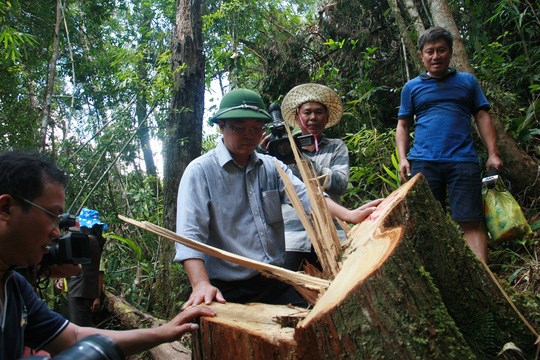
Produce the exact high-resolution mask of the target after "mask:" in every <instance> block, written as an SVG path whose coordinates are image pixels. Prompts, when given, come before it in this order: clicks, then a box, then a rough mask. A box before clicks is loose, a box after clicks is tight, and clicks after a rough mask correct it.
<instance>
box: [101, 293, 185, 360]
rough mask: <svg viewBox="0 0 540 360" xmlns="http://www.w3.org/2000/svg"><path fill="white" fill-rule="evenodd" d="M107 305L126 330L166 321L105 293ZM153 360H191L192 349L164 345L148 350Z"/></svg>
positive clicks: (177, 342)
mask: <svg viewBox="0 0 540 360" xmlns="http://www.w3.org/2000/svg"><path fill="white" fill-rule="evenodd" d="M105 304H106V307H107V310H108V311H109V312H110V313H111V314H113V315H114V316H115V318H116V319H117V320H118V321H119V322H120V324H121V325H122V327H123V328H125V329H139V328H149V327H156V326H159V325H161V324H163V323H165V321H163V320H161V319H158V318H155V317H153V316H151V315H149V314H146V313H143V312H142V311H140V310H138V309H136V308H135V307H133V305H131V304H129V303H128V302H127V301H125V300H124V299H123V298H122V297H119V296H116V295H114V294H112V293H110V292H108V291H105ZM148 352H149V353H150V355H151V356H152V359H155V360H158V359H163V360H166V359H176V360H189V359H191V349H189V348H188V347H186V346H185V345H184V344H183V343H181V342H180V341H174V342H172V343H164V344H161V345H159V346H156V347H154V348H152V349H150V350H148Z"/></svg>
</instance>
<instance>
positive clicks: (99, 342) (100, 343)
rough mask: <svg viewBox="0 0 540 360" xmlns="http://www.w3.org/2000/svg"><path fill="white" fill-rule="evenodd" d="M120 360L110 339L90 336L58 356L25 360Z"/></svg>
mask: <svg viewBox="0 0 540 360" xmlns="http://www.w3.org/2000/svg"><path fill="white" fill-rule="evenodd" d="M28 359H30V360H51V359H53V360H75V359H77V360H122V359H124V354H123V352H122V350H121V349H120V348H119V347H118V345H116V344H115V343H114V342H113V341H112V340H111V339H109V338H108V337H107V336H104V335H100V334H97V335H91V336H88V337H85V338H84V339H82V340H80V341H79V342H77V343H76V344H75V345H73V346H72V347H70V348H69V349H66V350H64V351H62V352H61V353H60V354H58V355H56V356H54V357H52V358H51V357H49V356H30V357H27V358H25V360H28Z"/></svg>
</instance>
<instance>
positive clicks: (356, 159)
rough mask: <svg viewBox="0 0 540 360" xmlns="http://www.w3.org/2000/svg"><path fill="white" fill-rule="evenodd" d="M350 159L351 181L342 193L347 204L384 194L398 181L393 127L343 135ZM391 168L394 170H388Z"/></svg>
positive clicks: (361, 201) (356, 203) (357, 203)
mask: <svg viewBox="0 0 540 360" xmlns="http://www.w3.org/2000/svg"><path fill="white" fill-rule="evenodd" d="M345 142H346V143H347V147H348V148H349V154H350V159H351V161H350V162H351V164H352V166H351V175H350V184H349V188H348V189H347V192H346V194H345V196H344V199H345V203H346V204H347V206H349V207H354V206H358V205H360V204H363V203H364V202H366V201H367V200H372V199H376V198H380V197H385V196H387V195H388V194H389V193H390V192H392V191H393V190H394V189H395V188H396V186H397V185H398V183H399V175H398V174H397V169H398V167H399V165H398V163H397V161H396V155H395V153H396V146H395V134H394V131H393V130H390V131H386V132H380V131H378V130H376V129H368V128H364V129H362V130H360V131H358V132H357V133H349V134H347V135H346V136H345ZM390 169H394V170H390Z"/></svg>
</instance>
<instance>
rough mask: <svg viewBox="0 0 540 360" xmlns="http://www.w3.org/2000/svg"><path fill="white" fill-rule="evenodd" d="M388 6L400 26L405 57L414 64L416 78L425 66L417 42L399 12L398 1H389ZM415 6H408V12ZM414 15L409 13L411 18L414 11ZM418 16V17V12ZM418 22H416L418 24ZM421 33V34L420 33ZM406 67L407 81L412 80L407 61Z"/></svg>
mask: <svg viewBox="0 0 540 360" xmlns="http://www.w3.org/2000/svg"><path fill="white" fill-rule="evenodd" d="M388 5H389V6H390V9H391V10H392V13H393V14H394V18H395V20H396V25H397V26H398V28H399V32H400V33H401V39H402V41H403V43H404V44H405V50H404V56H405V59H407V58H409V59H410V60H411V61H412V63H413V64H414V75H413V76H416V75H417V74H418V73H419V72H421V71H422V69H423V66H424V65H423V64H422V61H421V60H420V57H419V56H418V53H417V47H416V44H415V42H414V41H413V40H412V39H411V36H410V35H409V31H408V30H407V25H406V21H405V20H404V19H403V16H401V11H400V10H399V6H398V1H397V0H388ZM412 5H414V4H409V5H408V6H407V9H408V10H411V9H409V7H410V6H412ZM411 12H412V14H411V13H409V16H412V15H414V13H415V11H412V10H411ZM416 15H418V11H416ZM418 20H420V18H418ZM416 23H417V22H415V24H416ZM420 25H421V26H422V30H421V31H424V30H425V29H424V28H423V25H422V23H421V21H420ZM418 30H419V29H417V32H418ZM418 33H419V32H418ZM407 52H408V53H409V55H410V56H407ZM405 66H406V67H407V69H406V70H407V79H408V80H410V79H411V77H410V76H409V69H408V61H405Z"/></svg>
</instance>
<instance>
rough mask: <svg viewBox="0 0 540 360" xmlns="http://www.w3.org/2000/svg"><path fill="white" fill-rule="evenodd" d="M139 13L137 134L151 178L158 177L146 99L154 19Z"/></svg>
mask: <svg viewBox="0 0 540 360" xmlns="http://www.w3.org/2000/svg"><path fill="white" fill-rule="evenodd" d="M139 11H142V12H143V16H142V20H141V25H140V27H139V28H140V29H141V31H140V37H141V41H140V46H139V51H138V52H139V53H142V56H141V57H140V58H139V60H138V62H137V76H138V78H139V83H140V84H142V86H138V87H137V104H136V110H135V112H136V115H137V123H138V125H139V130H138V132H137V137H138V138H139V142H140V143H141V149H142V152H143V158H144V164H145V166H146V173H147V174H148V175H150V176H154V177H157V171H156V164H155V162H154V155H153V154H152V146H151V144H150V134H149V131H148V117H149V116H150V111H151V110H150V111H149V110H148V101H147V98H146V88H145V84H146V83H147V80H148V70H147V66H148V64H147V61H148V50H147V47H148V44H149V43H150V41H149V39H148V35H147V34H148V32H149V29H150V23H151V21H152V18H151V16H150V14H148V12H147V11H145V9H143V7H142V6H140V7H139Z"/></svg>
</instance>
